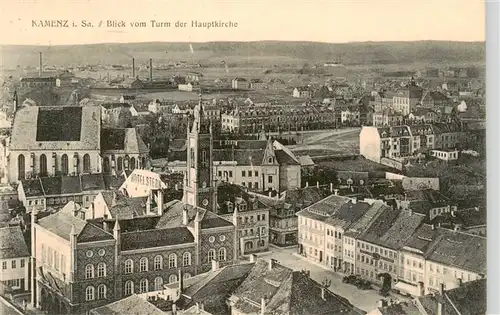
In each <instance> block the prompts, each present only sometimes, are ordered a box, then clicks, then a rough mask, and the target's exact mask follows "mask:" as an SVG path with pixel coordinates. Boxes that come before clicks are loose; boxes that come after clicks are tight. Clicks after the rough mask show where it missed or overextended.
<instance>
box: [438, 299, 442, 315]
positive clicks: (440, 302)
mask: <svg viewBox="0 0 500 315" xmlns="http://www.w3.org/2000/svg"><path fill="white" fill-rule="evenodd" d="M437 315H444V304H443V301H442V300H439V302H438V309H437Z"/></svg>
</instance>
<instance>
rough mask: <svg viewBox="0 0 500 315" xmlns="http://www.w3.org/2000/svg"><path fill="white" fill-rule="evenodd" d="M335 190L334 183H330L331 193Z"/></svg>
mask: <svg viewBox="0 0 500 315" xmlns="http://www.w3.org/2000/svg"><path fill="white" fill-rule="evenodd" d="M332 192H333V183H330V193H332Z"/></svg>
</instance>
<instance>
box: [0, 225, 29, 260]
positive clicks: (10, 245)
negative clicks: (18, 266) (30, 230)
mask: <svg viewBox="0 0 500 315" xmlns="http://www.w3.org/2000/svg"><path fill="white" fill-rule="evenodd" d="M28 256H30V252H29V250H28V246H27V245H26V241H25V240H24V236H23V232H22V231H21V227H20V226H10V227H2V228H0V259H12V258H20V257H28Z"/></svg>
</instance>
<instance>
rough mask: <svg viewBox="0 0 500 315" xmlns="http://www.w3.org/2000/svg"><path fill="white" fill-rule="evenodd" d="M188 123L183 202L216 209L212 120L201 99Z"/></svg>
mask: <svg viewBox="0 0 500 315" xmlns="http://www.w3.org/2000/svg"><path fill="white" fill-rule="evenodd" d="M193 116H194V117H193V121H192V123H191V122H190V121H189V119H188V124H187V129H188V130H187V173H186V183H185V184H184V202H185V203H186V204H188V205H191V206H194V207H200V208H203V209H207V210H209V211H213V212H216V211H217V188H216V187H215V186H216V185H215V182H214V176H213V132H212V122H211V121H210V120H209V119H207V117H206V115H205V113H204V110H203V104H202V100H201V94H200V100H199V103H198V105H197V106H195V108H194V110H193Z"/></svg>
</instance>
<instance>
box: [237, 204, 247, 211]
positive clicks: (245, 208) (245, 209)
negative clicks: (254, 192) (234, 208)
mask: <svg viewBox="0 0 500 315" xmlns="http://www.w3.org/2000/svg"><path fill="white" fill-rule="evenodd" d="M239 209H240V211H247V205H246V204H244V203H242V204H240V206H239Z"/></svg>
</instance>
